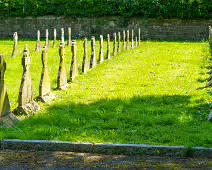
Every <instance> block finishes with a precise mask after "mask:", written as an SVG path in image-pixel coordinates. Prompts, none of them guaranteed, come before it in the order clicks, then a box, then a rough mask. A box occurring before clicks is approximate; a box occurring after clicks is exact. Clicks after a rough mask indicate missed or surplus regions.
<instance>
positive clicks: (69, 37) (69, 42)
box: [67, 27, 71, 46]
mask: <svg viewBox="0 0 212 170" xmlns="http://www.w3.org/2000/svg"><path fill="white" fill-rule="evenodd" d="M67 45H68V46H70V45H71V28H70V27H69V28H68V43H67Z"/></svg>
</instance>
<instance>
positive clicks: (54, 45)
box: [53, 29, 57, 48]
mask: <svg viewBox="0 0 212 170" xmlns="http://www.w3.org/2000/svg"><path fill="white" fill-rule="evenodd" d="M56 46H57V30H56V29H54V41H53V47H54V48H55V47H56Z"/></svg>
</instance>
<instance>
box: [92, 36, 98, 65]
mask: <svg viewBox="0 0 212 170" xmlns="http://www.w3.org/2000/svg"><path fill="white" fill-rule="evenodd" d="M96 65H97V62H96V41H95V37H94V36H92V37H91V61H90V67H91V68H94V67H95V66H96Z"/></svg>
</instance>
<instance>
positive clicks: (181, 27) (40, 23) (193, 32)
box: [0, 16, 212, 41]
mask: <svg viewBox="0 0 212 170" xmlns="http://www.w3.org/2000/svg"><path fill="white" fill-rule="evenodd" d="M209 25H212V20H177V19H170V20H157V19H144V18H123V17H118V16H117V17H101V18H71V17H64V16H61V17H55V16H43V17H26V18H0V38H3V37H4V38H5V37H11V38H12V36H13V33H14V32H18V35H19V38H34V39H36V36H37V35H36V34H37V30H40V31H41V38H44V37H45V30H46V29H48V30H49V36H50V39H53V29H54V28H56V29H57V36H58V37H60V29H61V28H64V29H65V35H66V36H68V33H67V31H68V27H71V28H72V36H73V37H79V38H83V37H91V36H98V35H99V34H102V35H104V36H105V37H106V35H107V34H108V33H109V34H111V35H112V34H113V32H115V31H120V30H127V29H129V30H130V29H131V28H134V29H136V28H141V39H151V40H187V41H201V40H206V39H208V26H209ZM137 34H138V33H136V32H135V36H137ZM66 38H67V37H66Z"/></svg>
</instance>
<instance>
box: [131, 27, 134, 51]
mask: <svg viewBox="0 0 212 170" xmlns="http://www.w3.org/2000/svg"><path fill="white" fill-rule="evenodd" d="M131 36H132V37H131V38H132V39H131V41H132V45H131V48H132V49H133V48H134V30H132V35H131Z"/></svg>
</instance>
